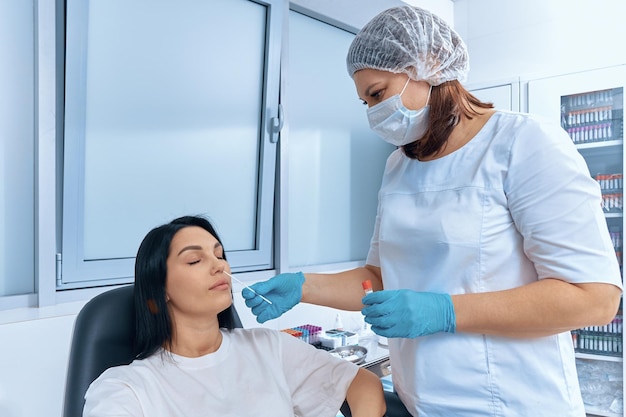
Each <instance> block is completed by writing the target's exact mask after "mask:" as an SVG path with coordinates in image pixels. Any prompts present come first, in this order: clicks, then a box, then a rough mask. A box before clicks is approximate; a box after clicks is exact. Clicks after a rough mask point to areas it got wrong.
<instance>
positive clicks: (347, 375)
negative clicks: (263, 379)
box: [280, 333, 359, 417]
mask: <svg viewBox="0 0 626 417" xmlns="http://www.w3.org/2000/svg"><path fill="white" fill-rule="evenodd" d="M280 338H281V341H280V344H281V349H280V350H281V352H280V357H281V360H282V362H283V370H284V372H285V378H286V380H287V383H288V386H289V388H290V390H291V396H292V401H293V405H294V412H295V413H296V415H297V416H302V417H321V416H329V417H330V416H332V417H334V416H336V415H337V412H338V411H339V408H340V407H341V404H343V402H344V400H345V398H346V393H347V391H348V387H349V386H350V384H351V383H352V380H353V379H354V377H355V376H356V373H357V372H358V369H359V368H358V366H357V365H355V364H353V363H351V362H348V361H346V360H343V359H339V358H336V357H334V356H332V355H330V354H329V353H328V352H327V351H325V350H321V349H316V348H315V347H313V346H312V345H310V344H308V343H306V342H303V341H301V340H299V339H296V338H295V337H293V336H291V335H288V334H286V333H280Z"/></svg>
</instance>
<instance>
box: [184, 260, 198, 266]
mask: <svg viewBox="0 0 626 417" xmlns="http://www.w3.org/2000/svg"><path fill="white" fill-rule="evenodd" d="M197 263H200V259H198V260H197V261H191V262H187V265H195V264H197Z"/></svg>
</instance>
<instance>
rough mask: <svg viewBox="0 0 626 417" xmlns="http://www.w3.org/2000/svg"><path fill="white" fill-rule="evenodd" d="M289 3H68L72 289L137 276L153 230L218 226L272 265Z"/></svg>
mask: <svg viewBox="0 0 626 417" xmlns="http://www.w3.org/2000/svg"><path fill="white" fill-rule="evenodd" d="M281 4H282V2H281V1H280V0H263V1H261V0H259V1H250V0H215V1H210V2H207V1H205V0H181V1H177V2H169V1H164V0H161V1H153V0H138V1H133V2H128V1H124V0H108V1H99V2H95V1H91V2H90V1H87V0H67V10H66V15H67V20H66V37H67V47H66V51H65V53H66V67H65V120H64V126H65V136H64V162H63V166H64V172H63V210H62V212H63V231H62V236H63V242H62V275H61V279H60V280H59V281H58V282H57V287H58V288H60V289H67V288H78V287H83V286H93V285H98V284H111V283H122V282H130V281H132V275H133V263H134V257H135V254H136V251H137V247H138V245H139V242H140V241H141V239H142V238H143V236H144V235H145V233H146V232H147V231H148V230H149V229H151V228H152V227H154V226H155V225H157V224H161V223H163V222H166V221H169V220H171V219H172V218H174V217H176V216H179V215H184V214H201V215H206V216H207V217H209V218H210V219H212V220H213V221H214V222H215V224H216V226H217V227H218V232H219V233H220V234H221V236H223V240H224V246H225V247H226V249H227V250H228V253H227V254H228V258H229V262H230V264H231V266H232V267H233V270H234V271H235V272H241V271H249V270H260V269H269V268H272V266H273V265H272V247H271V243H272V227H273V223H272V222H273V199H274V181H275V166H276V164H275V161H276V143H275V139H276V138H275V137H274V136H273V133H272V129H271V125H272V124H271V122H272V118H275V117H277V114H278V83H279V74H280V71H279V65H280V63H279V59H278V58H279V56H280V54H279V51H280V46H281V45H280V37H281V31H282V29H281V21H282V17H281V16H282V8H281V7H280V5H281Z"/></svg>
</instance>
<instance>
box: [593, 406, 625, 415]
mask: <svg viewBox="0 0 626 417" xmlns="http://www.w3.org/2000/svg"><path fill="white" fill-rule="evenodd" d="M585 412H586V413H587V416H588V417H596V416H597V417H622V415H621V414H619V413H611V412H610V411H605V410H599V409H596V408H594V407H589V406H587V405H586V406H585Z"/></svg>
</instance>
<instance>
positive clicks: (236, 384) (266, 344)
mask: <svg viewBox="0 0 626 417" xmlns="http://www.w3.org/2000/svg"><path fill="white" fill-rule="evenodd" d="M225 272H228V273H230V267H229V265H228V263H227V262H226V256H225V254H224V248H223V247H222V243H221V241H220V239H219V237H218V235H217V233H216V232H215V230H214V228H213V226H212V225H211V224H210V223H209V222H208V221H207V220H206V219H203V218H201V217H191V216H187V217H181V218H178V219H176V220H173V221H172V222H171V223H168V224H165V225H163V226H160V227H157V228H155V229H153V230H151V231H150V232H149V233H148V234H147V235H146V237H145V238H144V240H143V242H142V243H141V245H140V247H139V251H138V253H137V259H136V261H135V287H134V298H135V321H136V328H137V332H136V346H137V348H138V352H139V354H138V355H137V358H136V359H135V360H134V361H133V362H132V363H131V364H129V365H122V366H118V367H114V368H110V369H108V370H106V371H105V372H103V373H102V375H101V376H100V377H99V378H98V379H96V380H95V381H94V382H93V383H92V384H91V386H90V387H89V390H88V391H87V394H86V396H85V399H86V403H85V409H84V414H83V416H84V417H99V416H103V417H104V416H117V417H120V416H136V417H137V416H146V417H161V416H162V417H166V416H167V417H192V416H220V417H221V416H237V417H241V416H255V417H263V416H268V417H269V416H272V417H276V416H280V417H286V416H312V417H313V416H314V417H320V416H328V417H334V416H336V415H337V411H338V410H339V407H340V406H341V404H342V403H343V401H344V399H347V401H348V404H349V406H350V409H351V410H352V415H353V416H355V417H359V416H376V417H380V416H382V415H383V414H384V412H385V403H384V398H383V390H382V384H381V382H380V380H379V379H378V377H377V376H376V375H375V374H373V373H372V372H369V371H367V370H365V369H362V368H360V367H358V366H356V365H354V364H352V363H350V362H348V361H345V360H343V359H338V358H335V357H333V356H332V355H329V354H328V352H325V351H323V350H318V349H316V348H314V347H313V346H311V345H309V344H307V343H305V342H303V341H301V340H298V339H296V338H295V337H293V336H291V335H288V334H286V333H284V332H279V331H276V330H270V329H264V328H254V329H234V328H233V317H234V316H233V311H234V310H233V299H232V290H231V280H230V278H229V276H228V275H227V274H226V273H225Z"/></svg>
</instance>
